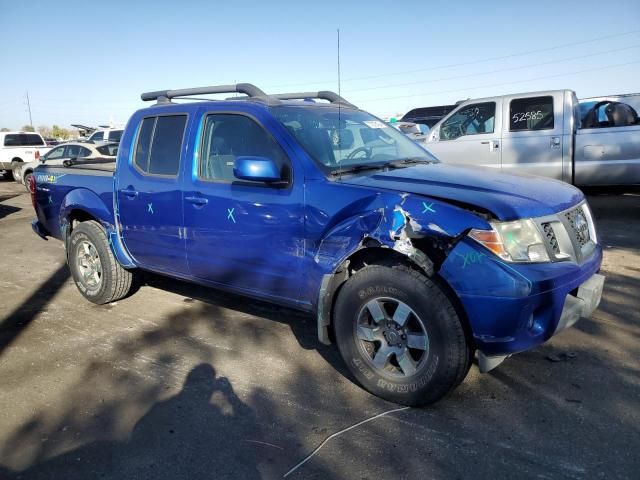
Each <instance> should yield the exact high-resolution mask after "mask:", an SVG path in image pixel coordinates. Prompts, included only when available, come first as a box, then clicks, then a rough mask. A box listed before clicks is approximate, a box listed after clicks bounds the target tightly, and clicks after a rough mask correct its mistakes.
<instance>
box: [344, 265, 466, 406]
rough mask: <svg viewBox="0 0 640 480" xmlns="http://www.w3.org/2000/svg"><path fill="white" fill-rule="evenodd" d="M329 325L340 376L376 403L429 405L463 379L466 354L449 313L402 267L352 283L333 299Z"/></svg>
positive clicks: (426, 284)
mask: <svg viewBox="0 0 640 480" xmlns="http://www.w3.org/2000/svg"><path fill="white" fill-rule="evenodd" d="M334 325H335V334H336V341H337V344H338V348H339V350H340V353H341V355H342V357H343V359H344V360H345V362H346V363H347V366H348V368H349V369H350V370H351V372H352V373H353V375H354V376H355V377H356V379H357V380H358V381H359V382H360V383H361V384H362V386H363V387H364V388H365V389H367V390H368V391H370V392H371V393H373V394H375V395H377V396H379V397H382V398H384V399H387V400H390V401H393V402H396V403H400V404H403V405H423V404H428V403H433V402H435V401H437V400H438V399H440V398H442V397H443V396H444V395H446V394H447V393H448V392H450V391H451V390H452V389H454V388H455V387H456V386H457V385H458V384H459V383H460V382H461V381H462V380H463V379H464V377H465V376H466V374H467V372H468V369H469V358H470V348H469V346H468V345H467V342H466V339H465V334H464V330H463V328H462V324H461V322H460V319H459V318H458V315H457V313H456V310H455V308H454V307H453V305H452V304H451V302H450V301H449V299H448V298H447V296H446V295H445V294H444V293H443V292H442V291H441V290H440V287H438V286H437V285H436V284H435V283H433V282H432V281H431V280H429V279H428V278H427V277H426V276H424V275H423V274H422V273H420V272H418V271H416V270H412V269H410V268H408V267H405V266H395V267H390V266H382V265H372V266H368V267H365V268H363V269H362V270H360V271H359V272H358V273H356V274H355V275H354V276H352V277H351V278H350V279H349V280H347V282H346V283H345V284H344V286H343V287H342V289H341V290H340V292H339V294H338V298H337V300H336V305H335V309H334Z"/></svg>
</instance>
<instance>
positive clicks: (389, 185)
mask: <svg viewBox="0 0 640 480" xmlns="http://www.w3.org/2000/svg"><path fill="white" fill-rule="evenodd" d="M340 181H341V182H342V183H346V184H349V185H358V186H362V187H367V188H374V189H384V190H393V191H398V192H407V193H412V194H417V195H424V196H427V197H431V198H434V199H443V200H449V201H452V202H454V203H455V202H457V203H463V204H467V205H469V206H472V207H479V208H481V209H484V210H487V211H489V212H491V213H493V214H494V215H495V216H496V217H497V218H498V219H499V220H515V219H518V218H529V217H540V216H543V215H551V214H554V213H557V212H560V211H562V210H566V209H568V208H569V207H572V206H573V205H575V204H577V203H578V202H580V201H582V199H583V198H584V195H583V194H582V192H581V191H580V190H578V189H577V188H575V187H572V186H571V185H569V184H567V183H564V182H560V181H558V180H552V179H549V178H543V177H537V176H533V175H515V174H507V173H500V172H495V171H492V170H487V169H483V168H478V167H467V166H459V165H450V164H444V163H436V164H428V165H424V164H420V165H415V166H411V167H406V168H398V169H394V170H389V171H385V172H380V171H374V172H366V173H364V172H363V173H360V174H357V175H353V176H349V177H343V178H342V180H340Z"/></svg>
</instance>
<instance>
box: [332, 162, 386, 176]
mask: <svg viewBox="0 0 640 480" xmlns="http://www.w3.org/2000/svg"><path fill="white" fill-rule="evenodd" d="M388 167H389V164H388V163H373V164H366V163H363V164H360V165H350V166H348V167H344V168H339V169H337V170H331V172H330V173H331V175H333V176H335V175H340V174H342V173H353V172H361V171H363V170H380V169H383V168H388Z"/></svg>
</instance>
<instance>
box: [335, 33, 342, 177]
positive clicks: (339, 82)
mask: <svg viewBox="0 0 640 480" xmlns="http://www.w3.org/2000/svg"><path fill="white" fill-rule="evenodd" d="M336 31H337V33H338V96H340V97H342V91H341V86H342V85H341V83H342V82H341V81H340V29H339V28H338V29H337V30H336ZM341 127H342V121H341V118H340V104H339V103H338V132H337V134H338V178H342V150H341V149H340V146H341V145H340V144H341V143H342V138H341V137H342V132H341V131H340V130H341Z"/></svg>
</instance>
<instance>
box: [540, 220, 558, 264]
mask: <svg viewBox="0 0 640 480" xmlns="http://www.w3.org/2000/svg"><path fill="white" fill-rule="evenodd" d="M542 232H543V233H544V239H545V241H546V242H547V245H548V246H549V249H550V250H551V252H552V253H553V255H554V256H555V257H557V256H558V255H560V246H559V245H558V239H557V238H556V233H555V232H554V231H553V227H552V226H551V222H546V223H543V224H542Z"/></svg>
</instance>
